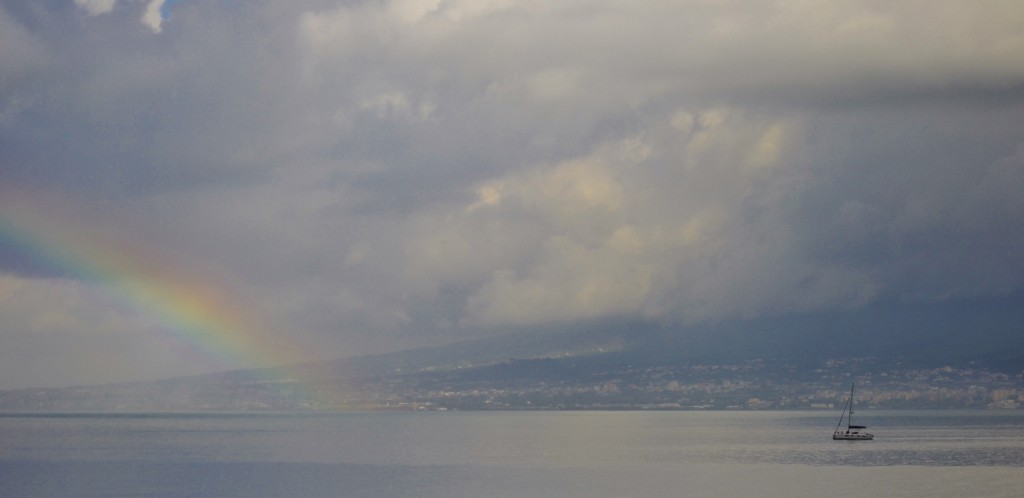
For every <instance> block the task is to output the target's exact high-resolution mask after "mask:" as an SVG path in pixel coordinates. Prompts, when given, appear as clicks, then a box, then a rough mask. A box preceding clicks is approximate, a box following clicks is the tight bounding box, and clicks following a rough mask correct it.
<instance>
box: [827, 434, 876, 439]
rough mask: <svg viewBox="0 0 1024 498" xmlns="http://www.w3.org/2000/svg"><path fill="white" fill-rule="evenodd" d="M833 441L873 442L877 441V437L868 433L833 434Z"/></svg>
mask: <svg viewBox="0 0 1024 498" xmlns="http://www.w3.org/2000/svg"><path fill="white" fill-rule="evenodd" d="M832 439H834V440H836V441H871V440H872V439H875V435H874V434H866V433H858V434H846V433H842V432H837V433H834V434H832Z"/></svg>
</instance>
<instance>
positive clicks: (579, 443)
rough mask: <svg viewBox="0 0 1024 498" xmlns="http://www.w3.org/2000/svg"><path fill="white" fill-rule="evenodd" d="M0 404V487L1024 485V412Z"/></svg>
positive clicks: (276, 490) (990, 489)
mask: <svg viewBox="0 0 1024 498" xmlns="http://www.w3.org/2000/svg"><path fill="white" fill-rule="evenodd" d="M838 417H839V414H838V413H830V412H820V411H809V412H769V411H721V412H713V411H708V412H704V411H605V412H586V411H565V412H554V411H551V412H541V411H510V412H455V411H449V412H346V413H330V414H281V413H232V414H224V413H171V414H166V413H145V414H89V413H85V414H0V496H3V497H100V496H102V497H126V496H145V497H227V498H232V497H270V496H273V497H278V496H282V497H284V496H286V497H662V496H664V497H691V496H692V497H705V496H706V497H733V496H737V497H738V496H744V497H800V496H808V497H810V496H813V497H820V496H830V497H861V496H871V497H884V496H893V497H897V496H898V497H915V496H921V497H925V496H927V497H943V496H948V497H964V496H974V497H979V496H992V497H995V496H1005V497H1011V496H1012V497H1020V496H1024V410H1008V411H868V410H864V411H858V412H857V414H856V422H857V423H858V424H864V425H868V426H869V427H870V429H869V431H870V432H872V433H874V434H875V440H874V441H852V442H851V441H833V440H832V439H831V434H832V430H833V429H834V428H835V425H836V423H837V421H838Z"/></svg>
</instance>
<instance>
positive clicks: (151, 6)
mask: <svg viewBox="0 0 1024 498" xmlns="http://www.w3.org/2000/svg"><path fill="white" fill-rule="evenodd" d="M163 8H164V0H151V1H150V2H149V3H147V4H146V12H145V13H144V14H142V18H141V19H139V21H141V22H142V24H143V25H144V26H146V27H147V28H149V29H151V30H152V31H153V32H154V33H159V32H160V31H161V30H162V24H163V22H164V16H163Z"/></svg>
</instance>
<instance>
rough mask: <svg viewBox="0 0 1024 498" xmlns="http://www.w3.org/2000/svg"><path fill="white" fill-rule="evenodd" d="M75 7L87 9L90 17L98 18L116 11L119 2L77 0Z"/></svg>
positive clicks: (109, 0)
mask: <svg viewBox="0 0 1024 498" xmlns="http://www.w3.org/2000/svg"><path fill="white" fill-rule="evenodd" d="M75 5H77V6H79V7H81V8H83V9H85V11H86V12H88V13H89V15H92V16H98V15H100V14H106V13H107V12H110V11H111V10H114V5H117V0H75Z"/></svg>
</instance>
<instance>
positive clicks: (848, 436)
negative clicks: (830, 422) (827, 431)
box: [832, 384, 875, 441]
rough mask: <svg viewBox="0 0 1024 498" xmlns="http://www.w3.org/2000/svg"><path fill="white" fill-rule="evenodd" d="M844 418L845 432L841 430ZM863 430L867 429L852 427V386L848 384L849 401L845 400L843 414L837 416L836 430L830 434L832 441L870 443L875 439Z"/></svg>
mask: <svg viewBox="0 0 1024 498" xmlns="http://www.w3.org/2000/svg"><path fill="white" fill-rule="evenodd" d="M844 418H845V419H846V430H845V431H844V430H843V429H842V425H843V419H844ZM864 429H867V427H866V426H863V425H853V384H850V399H849V400H847V402H846V406H844V407H843V414H842V415H840V416H839V423H838V424H836V430H835V432H833V433H832V439H835V440H837V441H871V440H872V439H874V438H875V435H874V434H869V433H868V432H866V431H864Z"/></svg>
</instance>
